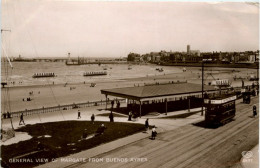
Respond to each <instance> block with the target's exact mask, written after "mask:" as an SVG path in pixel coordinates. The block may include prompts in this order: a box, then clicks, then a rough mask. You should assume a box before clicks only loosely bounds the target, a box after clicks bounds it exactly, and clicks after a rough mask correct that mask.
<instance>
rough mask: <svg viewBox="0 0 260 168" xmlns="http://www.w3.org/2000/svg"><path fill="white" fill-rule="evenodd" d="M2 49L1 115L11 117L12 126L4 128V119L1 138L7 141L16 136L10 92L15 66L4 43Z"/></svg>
mask: <svg viewBox="0 0 260 168" xmlns="http://www.w3.org/2000/svg"><path fill="white" fill-rule="evenodd" d="M5 31H9V32H11V30H4V29H1V35H2V33H3V32H5ZM2 39H3V38H2ZM2 51H3V53H2V55H3V57H2V59H3V60H2V66H3V67H4V75H3V74H1V76H2V80H3V81H1V84H2V89H1V91H2V92H3V94H2V95H3V97H2V101H3V106H2V108H1V116H3V117H1V120H3V119H10V123H11V128H3V121H2V122H1V140H2V141H6V140H8V139H10V138H12V137H14V136H15V131H14V127H13V121H12V117H11V103H10V94H9V87H8V83H9V68H10V67H11V68H13V66H12V63H11V60H10V58H9V56H8V54H7V52H6V51H5V47H4V46H3V43H2ZM2 73H3V72H2Z"/></svg>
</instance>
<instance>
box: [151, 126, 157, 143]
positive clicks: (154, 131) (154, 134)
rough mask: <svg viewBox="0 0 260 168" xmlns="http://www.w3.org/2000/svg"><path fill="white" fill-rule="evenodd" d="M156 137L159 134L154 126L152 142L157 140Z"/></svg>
mask: <svg viewBox="0 0 260 168" xmlns="http://www.w3.org/2000/svg"><path fill="white" fill-rule="evenodd" d="M156 135H157V132H156V130H155V126H153V128H152V140H154V139H155V137H156Z"/></svg>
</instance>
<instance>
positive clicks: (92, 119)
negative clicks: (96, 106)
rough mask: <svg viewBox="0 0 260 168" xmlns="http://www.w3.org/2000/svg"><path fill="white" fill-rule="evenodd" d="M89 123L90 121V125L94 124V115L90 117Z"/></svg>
mask: <svg viewBox="0 0 260 168" xmlns="http://www.w3.org/2000/svg"><path fill="white" fill-rule="evenodd" d="M91 121H92V124H94V121H95V116H94V114H92V116H91Z"/></svg>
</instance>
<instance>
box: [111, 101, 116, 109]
mask: <svg viewBox="0 0 260 168" xmlns="http://www.w3.org/2000/svg"><path fill="white" fill-rule="evenodd" d="M114 104H115V101H114V100H112V101H111V108H112V109H113V108H114Z"/></svg>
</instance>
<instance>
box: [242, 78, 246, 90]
mask: <svg viewBox="0 0 260 168" xmlns="http://www.w3.org/2000/svg"><path fill="white" fill-rule="evenodd" d="M244 86H245V82H244V80H243V79H242V88H244Z"/></svg>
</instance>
